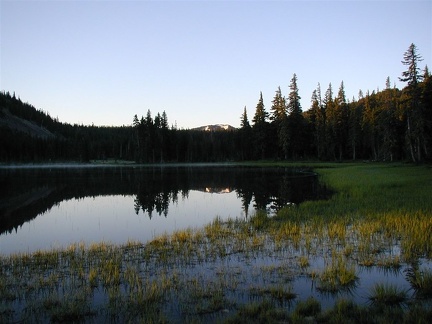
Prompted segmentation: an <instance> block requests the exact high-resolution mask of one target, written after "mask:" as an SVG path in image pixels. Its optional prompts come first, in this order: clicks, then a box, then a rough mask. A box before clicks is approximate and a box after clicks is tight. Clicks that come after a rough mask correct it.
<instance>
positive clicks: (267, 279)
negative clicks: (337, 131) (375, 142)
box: [0, 164, 432, 322]
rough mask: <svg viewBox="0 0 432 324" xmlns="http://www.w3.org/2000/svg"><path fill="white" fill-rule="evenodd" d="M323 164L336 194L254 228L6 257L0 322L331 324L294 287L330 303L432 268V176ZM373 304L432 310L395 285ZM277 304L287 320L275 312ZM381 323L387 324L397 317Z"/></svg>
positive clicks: (343, 314)
mask: <svg viewBox="0 0 432 324" xmlns="http://www.w3.org/2000/svg"><path fill="white" fill-rule="evenodd" d="M316 166H317V167H320V168H317V171H318V172H319V174H320V176H321V177H322V181H325V182H326V183H327V185H328V186H329V187H331V188H332V190H333V191H334V194H333V196H332V197H331V198H330V199H329V200H321V201H309V202H305V203H303V204H301V205H299V206H295V207H293V206H291V207H289V208H285V209H282V210H281V211H279V212H278V214H277V215H276V216H272V217H269V216H268V215H267V214H266V213H265V212H262V211H259V212H257V213H256V214H255V215H252V216H251V217H250V219H248V220H239V219H230V220H227V221H223V220H222V219H221V218H218V217H217V218H215V219H214V220H213V221H212V222H211V223H210V224H208V225H206V226H204V227H202V228H196V229H191V228H189V229H181V230H178V231H175V232H173V233H164V234H162V235H159V236H156V237H154V238H153V239H152V240H151V241H149V242H138V241H128V242H127V243H126V244H124V245H113V244H110V243H109V242H97V243H92V244H89V245H85V244H83V243H76V244H72V245H70V246H68V247H65V248H56V249H52V250H49V251H36V252H34V253H21V254H14V255H10V256H3V255H0V298H1V299H0V300H1V303H0V322H20V321H24V322H38V321H40V322H48V321H90V322H91V321H93V320H95V321H97V322H103V321H108V322H110V321H111V322H136V321H138V322H140V321H142V322H165V321H170V320H172V321H188V320H193V321H197V322H200V321H202V320H207V319H209V318H210V319H212V320H213V321H216V320H225V319H226V320H228V322H229V321H231V320H232V321H234V322H236V321H237V322H245V321H243V320H246V319H250V320H253V321H255V322H257V321H258V320H262V322H266V321H268V322H271V321H270V319H271V318H272V316H273V318H276V319H280V321H288V320H291V321H292V322H302V321H304V320H305V317H308V316H309V317H313V318H315V319H317V320H319V319H320V316H322V317H321V319H323V321H325V320H326V319H327V320H328V319H329V318H330V317H329V316H330V315H329V314H330V313H329V314H327V313H326V312H324V313H322V312H321V306H320V303H319V301H317V300H312V299H306V300H297V299H298V298H299V295H297V292H296V291H293V290H292V286H291V285H290V282H291V281H294V280H295V278H296V277H299V276H304V275H305V272H306V271H307V273H308V274H309V276H310V280H311V281H313V282H315V281H316V283H317V284H316V286H313V287H314V288H313V289H318V290H321V291H324V292H330V293H333V292H339V291H345V290H349V289H355V288H356V287H357V285H361V284H362V282H361V280H359V278H358V277H359V272H358V269H359V267H362V266H365V267H374V268H378V269H384V270H391V271H393V270H397V271H398V270H399V269H402V268H404V267H406V264H414V263H415V262H416V261H418V260H419V259H424V260H426V261H427V262H430V260H431V257H432V248H431V247H432V235H430V233H431V232H432V217H431V215H432V201H431V199H430V197H432V188H431V187H432V186H431V183H432V172H430V169H427V168H426V167H424V166H402V165H392V164H390V165H389V164H373V165H372V164H371V165H358V164H337V165H330V166H331V168H328V166H329V165H328V164H327V165H316ZM326 166H327V168H325V167H326ZM320 260H323V263H322V265H319V264H320V263H319V262H318V261H320ZM389 274H390V275H391V273H390V272H389ZM363 279H364V278H362V280H363ZM406 279H407V280H408V281H409V283H410V284H411V286H412V287H413V289H414V290H415V291H416V297H421V298H430V296H431V290H430V287H432V275H431V269H427V268H426V269H422V270H421V271H419V270H415V271H414V270H412V272H411V273H410V272H408V273H407V275H406ZM369 299H370V301H371V304H372V306H374V305H378V304H379V305H392V304H394V305H398V304H406V305H407V307H408V309H407V312H406V313H404V314H405V315H406V314H410V316H411V317H410V318H423V317H422V316H423V315H422V314H428V312H429V311H430V310H429V309H428V308H427V307H426V308H422V307H417V304H416V303H415V301H413V300H410V302H409V303H406V302H407V301H408V300H409V296H408V294H407V293H406V292H405V291H403V290H400V289H398V288H396V287H393V286H388V285H377V286H375V287H374V290H373V291H372V292H371V293H370V296H369ZM256 300H259V301H260V302H259V303H257V304H256V303H253V302H252V301H256ZM292 300H294V303H297V304H296V306H295V308H294V310H292V309H290V308H289V307H291V306H289V304H290V301H292ZM281 301H282V302H283V304H284V305H285V306H287V307H288V309H290V310H291V311H292V312H291V315H289V314H288V312H287V309H283V310H281V309H280V308H278V305H280V304H281ZM251 302H252V303H251ZM367 309H368V308H367ZM367 309H366V310H364V309H363V308H360V307H355V306H354V305H353V304H351V303H349V302H340V303H336V304H335V308H334V309H333V310H330V311H329V312H331V311H333V312H334V313H332V314H337V316H338V317H337V318H340V319H341V321H340V322H343V321H342V320H343V319H347V320H348V321H347V322H349V320H350V319H352V318H351V317H350V315H349V313H350V310H351V311H352V312H353V313H356V314H358V316H359V318H363V319H366V320H365V321H364V322H368V320H370V319H371V317H368V316H369V315H367ZM411 310H412V311H411ZM372 311H373V309H372ZM398 312H399V311H398ZM233 313H234V314H233ZM404 314H402V315H401V314H400V313H398V314H397V315H398V316H397V317H395V318H399V319H400V318H401V317H400V316H399V315H401V316H405V315H404ZM379 316H381V317H380V318H381V320H383V322H385V319H386V316H387V317H388V316H390V315H389V314H388V313H385V314H384V313H380V314H379Z"/></svg>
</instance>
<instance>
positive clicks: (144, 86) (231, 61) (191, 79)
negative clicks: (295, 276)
mask: <svg viewBox="0 0 432 324" xmlns="http://www.w3.org/2000/svg"><path fill="white" fill-rule="evenodd" d="M0 11H1V23H0V28H1V59H0V60H1V65H0V72H1V74H0V75H1V79H0V86H1V90H4V91H10V92H11V93H12V92H15V93H16V94H17V95H18V96H19V97H20V98H21V99H22V100H23V101H25V102H28V103H30V104H32V105H34V106H35V107H36V108H39V109H42V110H44V111H47V112H49V113H50V115H51V116H52V117H58V118H59V119H60V121H62V122H68V123H72V124H74V123H79V124H84V125H90V124H92V123H94V124H95V125H115V126H119V125H130V124H131V123H132V119H133V116H134V115H135V114H137V115H138V116H139V117H141V116H142V115H146V112H147V110H148V109H150V111H151V112H152V115H153V116H154V115H155V114H156V113H157V112H160V113H162V111H164V110H165V111H166V113H167V115H168V122H169V124H170V125H172V124H175V123H176V124H177V127H178V128H193V127H198V126H201V125H206V124H217V123H226V124H231V125H233V126H236V127H238V126H239V124H240V116H241V114H242V112H243V108H244V107H245V106H246V107H247V112H248V117H249V120H250V121H251V120H252V118H253V115H254V113H255V108H256V104H257V102H258V99H259V93H260V91H262V93H263V97H264V104H265V107H266V109H267V111H270V107H271V100H272V99H273V96H274V94H275V91H276V89H277V87H278V86H280V87H281V89H282V94H283V95H284V96H288V93H289V84H290V80H291V78H292V76H293V74H294V73H296V74H297V77H298V87H299V94H300V96H301V97H302V101H301V104H302V108H303V110H307V109H309V107H310V98H311V95H312V91H313V90H314V89H316V87H317V84H318V82H319V83H320V84H321V91H322V93H323V94H324V93H325V91H326V90H327V88H328V85H329V83H332V87H333V91H334V93H335V94H337V91H338V89H339V86H340V83H341V81H343V82H344V85H345V91H346V95H347V99H352V97H353V96H354V97H355V98H357V95H358V92H359V90H360V89H362V90H363V92H364V93H365V92H366V91H367V90H370V91H372V90H376V89H377V88H379V89H383V88H384V87H385V81H386V78H387V77H388V76H389V77H390V80H391V83H392V85H393V84H395V85H396V86H397V87H398V88H402V86H403V84H402V83H400V82H399V81H398V77H399V76H401V72H402V71H403V70H405V66H404V65H402V63H401V60H402V59H403V54H404V52H405V51H406V50H407V49H408V47H409V45H410V44H411V43H414V44H416V46H417V48H418V50H419V54H420V55H422V57H423V59H424V60H423V62H421V63H420V67H421V68H422V69H423V68H424V66H425V65H428V67H429V68H430V69H432V1H430V0H427V1H411V0H407V1H394V0H390V1H119V0H118V1H104V0H99V1H96V0H95V1H68V0H64V1H60V0H58V1H49V0H45V1H21V0H10V1H8V0H1V7H0Z"/></svg>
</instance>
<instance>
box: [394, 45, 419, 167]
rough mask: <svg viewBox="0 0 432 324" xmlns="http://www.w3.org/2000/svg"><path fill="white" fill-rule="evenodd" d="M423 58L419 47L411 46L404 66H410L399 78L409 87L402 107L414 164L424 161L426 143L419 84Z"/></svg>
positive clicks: (405, 54) (409, 148) (405, 56)
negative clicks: (419, 64)
mask: <svg viewBox="0 0 432 324" xmlns="http://www.w3.org/2000/svg"><path fill="white" fill-rule="evenodd" d="M420 61H422V57H421V56H420V55H419V54H418V53H417V47H416V46H415V45H414V44H411V45H410V47H409V48H408V50H407V51H406V52H405V53H404V59H403V61H402V64H404V65H406V66H408V69H407V70H406V71H403V72H402V77H400V78H399V80H400V81H402V82H407V84H408V86H407V87H406V88H405V89H404V90H405V91H404V92H405V94H404V97H403V101H402V105H403V106H404V117H405V119H406V139H407V144H408V150H409V152H410V155H411V159H412V160H413V162H418V161H421V160H422V153H421V146H422V142H423V141H424V135H425V134H424V120H423V117H424V116H423V111H422V110H423V109H422V107H421V104H420V95H421V93H420V87H419V82H420V81H421V80H422V79H423V76H422V75H421V74H420V68H419V67H418V63H419V62H420Z"/></svg>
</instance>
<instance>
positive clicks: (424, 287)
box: [406, 268, 432, 298]
mask: <svg viewBox="0 0 432 324" xmlns="http://www.w3.org/2000/svg"><path fill="white" fill-rule="evenodd" d="M406 278H407V280H408V282H409V283H410V284H411V287H412V288H413V289H414V291H415V292H416V295H417V297H420V298H430V297H432V270H429V269H424V270H419V269H414V268H409V269H407V270H406Z"/></svg>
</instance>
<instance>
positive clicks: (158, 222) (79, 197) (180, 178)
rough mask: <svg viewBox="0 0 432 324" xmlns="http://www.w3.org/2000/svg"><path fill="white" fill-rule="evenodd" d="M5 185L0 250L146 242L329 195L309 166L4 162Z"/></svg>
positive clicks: (0, 198)
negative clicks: (10, 165) (19, 164)
mask: <svg viewBox="0 0 432 324" xmlns="http://www.w3.org/2000/svg"><path fill="white" fill-rule="evenodd" d="M0 183H1V188H0V253H2V254H10V253H16V252H33V251H35V250H38V249H49V248H55V247H64V246H67V245H69V244H71V243H74V242H85V243H92V242H99V241H106V242H112V243H125V242H127V241H128V240H139V241H143V242H145V241H148V240H150V239H152V238H153V237H154V236H156V235H160V234H163V233H165V232H167V233H170V232H172V231H174V230H177V229H185V228H188V227H200V226H203V225H205V224H207V223H209V222H211V221H212V220H213V219H214V218H215V217H216V216H219V217H221V218H222V219H227V218H247V217H249V216H250V215H251V214H253V213H254V212H255V211H256V210H258V209H260V210H261V209H266V210H267V211H268V212H269V213H274V212H275V211H277V210H278V209H280V208H282V207H284V206H286V205H291V204H299V203H301V202H302V201H305V200H312V199H317V198H321V197H323V196H325V195H326V191H325V189H324V188H323V187H321V186H320V184H319V183H318V180H317V177H316V176H315V175H314V174H313V173H310V172H306V171H305V170H293V169H287V168H253V167H235V166H211V165H199V166H197V165H196V166H162V167H161V166H156V167H154V166H153V167H137V166H129V167H107V166H58V165H57V166H55V165H51V166H44V167H19V168H18V167H14V168H6V167H3V168H1V169H0Z"/></svg>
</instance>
